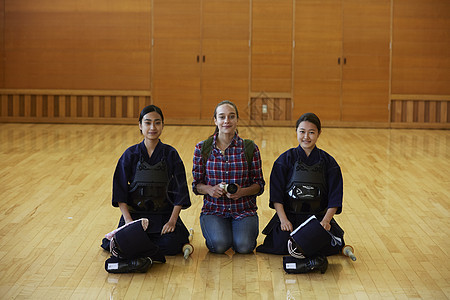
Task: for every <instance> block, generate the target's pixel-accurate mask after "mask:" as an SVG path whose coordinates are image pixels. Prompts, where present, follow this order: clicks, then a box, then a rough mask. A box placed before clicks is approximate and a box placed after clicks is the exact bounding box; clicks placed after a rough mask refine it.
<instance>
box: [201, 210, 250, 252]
mask: <svg viewBox="0 0 450 300" xmlns="http://www.w3.org/2000/svg"><path fill="white" fill-rule="evenodd" d="M200 226H201V228H202V232H203V236H204V237H205V239H206V247H208V249H209V251H211V252H213V253H225V252H226V251H227V250H228V249H230V247H232V248H233V250H234V251H235V252H238V253H251V252H253V250H254V249H255V247H256V238H257V237H258V233H259V219H258V215H255V216H250V217H246V218H243V219H239V220H235V219H233V218H223V217H220V216H215V215H200Z"/></svg>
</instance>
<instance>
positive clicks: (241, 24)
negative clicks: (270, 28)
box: [200, 0, 250, 120]
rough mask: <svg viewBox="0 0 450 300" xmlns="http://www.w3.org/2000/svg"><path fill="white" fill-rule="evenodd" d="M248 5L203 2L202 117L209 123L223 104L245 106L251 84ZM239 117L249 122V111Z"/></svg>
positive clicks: (245, 1) (244, 1)
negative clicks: (215, 109)
mask: <svg viewBox="0 0 450 300" xmlns="http://www.w3.org/2000/svg"><path fill="white" fill-rule="evenodd" d="M249 43H250V1H249V0H203V1H202V57H203V58H204V61H203V63H202V74H201V94H202V100H201V114H200V117H201V118H202V119H204V120H211V118H212V116H213V112H214V108H215V106H216V105H217V103H219V102H220V101H222V100H225V99H228V100H231V101H233V102H234V103H235V104H236V105H237V106H238V107H239V108H244V107H246V106H247V105H248V101H249V98H248V95H249V81H250V77H249V76H250V72H249V70H250V44H249ZM239 117H240V118H241V119H248V118H249V116H248V111H247V110H243V109H241V110H240V114H239Z"/></svg>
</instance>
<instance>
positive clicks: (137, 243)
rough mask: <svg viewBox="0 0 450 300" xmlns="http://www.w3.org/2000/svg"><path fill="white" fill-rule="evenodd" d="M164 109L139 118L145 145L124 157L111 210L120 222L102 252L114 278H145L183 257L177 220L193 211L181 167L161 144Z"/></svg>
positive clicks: (183, 236) (149, 109) (182, 230)
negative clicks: (106, 253) (151, 270)
mask: <svg viewBox="0 0 450 300" xmlns="http://www.w3.org/2000/svg"><path fill="white" fill-rule="evenodd" d="M163 127H164V116H163V113H162V111H161V109H160V108H159V107H157V106H154V105H149V106H146V107H145V108H144V109H143V110H142V111H141V113H140V116H139V129H140V131H141V133H142V135H143V136H144V140H143V141H142V142H141V143H139V144H136V145H133V146H131V147H129V148H128V149H127V150H126V151H125V152H124V153H123V154H122V156H121V157H120V159H119V161H118V163H117V166H116V169H115V172H114V177H113V195H112V205H113V206H114V207H119V208H120V211H121V212H122V216H121V218H120V221H119V226H118V229H116V230H114V231H113V232H111V233H109V234H107V235H106V237H105V238H104V239H103V242H102V248H104V249H105V250H108V251H111V253H112V256H111V258H109V259H108V260H107V261H106V262H105V268H106V270H107V271H108V272H111V273H126V272H145V271H147V269H148V267H149V266H151V264H152V262H153V261H159V262H165V255H175V254H178V253H181V252H182V247H183V245H184V244H186V243H188V242H189V232H188V230H187V228H186V226H185V225H184V224H183V222H182V221H181V218H180V217H179V214H180V211H181V209H186V208H188V207H190V206H191V201H190V198H189V191H188V187H187V182H186V172H185V167H184V164H183V161H182V160H181V158H180V156H179V154H178V152H177V150H176V149H175V148H173V147H172V146H170V145H167V144H164V143H162V142H161V140H160V139H159V137H160V135H161V133H162V130H163Z"/></svg>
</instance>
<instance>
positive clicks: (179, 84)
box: [152, 0, 202, 120]
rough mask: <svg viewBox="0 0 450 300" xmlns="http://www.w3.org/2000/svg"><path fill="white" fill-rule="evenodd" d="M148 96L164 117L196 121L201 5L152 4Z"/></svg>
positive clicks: (171, 0)
mask: <svg viewBox="0 0 450 300" xmlns="http://www.w3.org/2000/svg"><path fill="white" fill-rule="evenodd" d="M153 18H154V27H153V36H154V46H153V86H152V97H153V101H154V103H155V104H156V105H158V106H160V107H161V108H162V109H163V111H164V114H165V116H164V117H165V118H176V119H191V120H192V119H195V120H198V119H199V118H200V110H201V107H200V103H201V100H200V98H201V95H200V76H201V65H202V59H201V56H202V53H201V2H200V0H154V1H153Z"/></svg>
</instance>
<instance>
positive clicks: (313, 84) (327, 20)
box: [293, 0, 342, 121]
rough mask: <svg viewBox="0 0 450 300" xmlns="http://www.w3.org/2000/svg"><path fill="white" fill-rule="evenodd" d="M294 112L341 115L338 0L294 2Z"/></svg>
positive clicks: (329, 116) (336, 117) (335, 118)
mask: <svg viewBox="0 0 450 300" xmlns="http://www.w3.org/2000/svg"><path fill="white" fill-rule="evenodd" d="M295 4H296V6H295V21H294V22H295V29H294V30H295V50H294V65H293V68H294V88H293V90H294V98H293V99H294V111H293V114H294V116H296V117H299V116H300V115H301V114H303V113H305V112H315V113H317V114H318V115H319V116H320V118H321V119H322V120H327V121H329V120H332V121H339V120H340V115H341V65H340V64H339V63H338V59H339V58H340V57H341V56H342V1H341V0H326V1H312V0H297V1H295Z"/></svg>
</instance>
